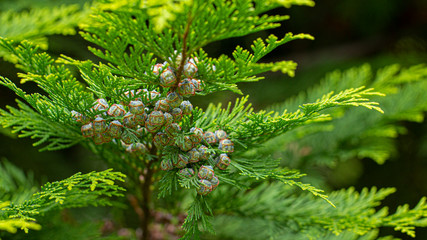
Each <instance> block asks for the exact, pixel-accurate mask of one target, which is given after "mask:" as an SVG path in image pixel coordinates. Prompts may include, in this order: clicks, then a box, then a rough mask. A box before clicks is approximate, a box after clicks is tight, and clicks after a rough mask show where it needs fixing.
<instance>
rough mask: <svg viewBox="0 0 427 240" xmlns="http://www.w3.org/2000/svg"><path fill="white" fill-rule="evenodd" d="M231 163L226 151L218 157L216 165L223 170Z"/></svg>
mask: <svg viewBox="0 0 427 240" xmlns="http://www.w3.org/2000/svg"><path fill="white" fill-rule="evenodd" d="M229 165H230V158H229V157H228V156H227V154H225V153H222V154H220V155H219V157H218V158H217V164H216V166H217V167H218V168H219V169H221V170H225V169H227V167H228V166H229Z"/></svg>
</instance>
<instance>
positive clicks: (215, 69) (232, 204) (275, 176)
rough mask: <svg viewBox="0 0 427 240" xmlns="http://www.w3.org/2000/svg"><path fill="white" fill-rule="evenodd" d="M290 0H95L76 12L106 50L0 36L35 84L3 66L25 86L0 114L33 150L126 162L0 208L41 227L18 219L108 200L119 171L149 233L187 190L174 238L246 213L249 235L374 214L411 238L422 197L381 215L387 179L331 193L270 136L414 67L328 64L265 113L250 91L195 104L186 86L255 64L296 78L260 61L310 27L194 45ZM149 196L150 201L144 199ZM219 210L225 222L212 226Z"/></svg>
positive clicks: (221, 81)
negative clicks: (322, 79)
mask: <svg viewBox="0 0 427 240" xmlns="http://www.w3.org/2000/svg"><path fill="white" fill-rule="evenodd" d="M291 5H309V6H310V5H313V2H312V1H309V0H288V1H261V0H256V1H250V0H237V1H226V0H215V1H213V0H208V1H201V0H200V1H196V0H193V1H161V2H158V1H138V0H128V1H120V2H119V1H107V0H105V1H101V2H98V3H97V4H95V5H94V9H93V17H92V18H91V20H88V21H89V22H88V23H86V24H81V26H82V32H81V35H82V36H83V38H84V39H86V40H87V41H89V42H91V43H92V44H93V47H90V48H89V50H90V51H92V53H93V54H94V55H96V56H97V57H99V58H100V59H101V60H102V61H101V62H95V61H93V60H84V61H83V60H77V59H73V58H71V57H68V56H65V55H62V56H60V57H59V58H54V57H51V56H50V55H49V54H47V53H45V52H42V51H40V47H39V46H37V45H36V44H34V43H30V42H29V41H25V40H24V41H14V40H10V39H7V38H0V48H1V49H3V50H4V51H6V52H7V54H8V56H9V57H11V58H13V59H14V60H16V61H17V66H18V67H19V68H20V69H21V70H22V71H23V73H20V74H19V77H20V78H21V83H25V82H29V81H31V82H34V83H36V84H37V86H38V87H39V88H40V89H41V91H43V93H37V92H36V93H26V92H25V91H24V90H22V89H21V88H20V87H19V86H18V84H16V83H14V82H13V81H11V80H9V79H7V78H5V77H0V84H1V85H3V86H5V87H8V88H9V89H11V90H12V91H14V92H15V93H16V95H17V96H19V97H20V98H21V100H17V103H18V104H17V106H16V107H10V106H9V107H7V110H0V116H1V117H0V124H1V125H2V126H3V127H12V128H13V131H14V132H16V133H19V134H20V135H19V136H21V137H31V138H37V139H38V140H37V142H35V144H34V145H43V144H44V146H43V147H42V148H41V149H42V150H58V149H62V148H67V147H70V146H72V145H75V144H77V143H81V144H83V145H84V146H86V147H87V148H88V149H90V150H91V151H92V152H94V153H95V154H96V155H99V156H100V157H101V158H102V159H103V160H105V162H106V163H108V164H109V165H110V166H111V167H114V168H115V169H117V170H119V171H121V172H123V173H119V172H112V170H106V171H102V172H91V173H88V174H75V175H73V176H72V177H70V178H68V179H65V180H62V181H58V182H53V183H47V184H46V185H44V187H43V188H42V190H41V191H40V192H38V193H35V194H34V195H32V196H31V197H29V198H28V199H25V200H23V201H22V202H20V203H13V202H12V203H11V204H10V205H9V207H6V208H3V209H2V210H1V215H0V216H2V218H3V219H8V218H12V219H22V220H23V221H24V222H23V223H22V224H21V225H23V226H22V227H24V230H26V231H28V229H29V228H31V227H33V228H37V227H38V225H34V224H33V225H31V226H27V227H25V224H24V223H27V222H28V221H36V220H37V218H38V217H41V216H40V215H41V214H42V213H44V212H47V211H49V210H54V209H63V208H73V207H83V206H88V205H112V204H113V201H112V200H111V199H109V198H104V197H120V196H123V194H122V191H124V188H122V187H119V186H117V185H115V181H124V177H125V175H124V174H126V176H128V179H129V180H128V181H127V182H126V183H125V187H126V189H127V191H128V199H129V202H130V205H131V206H132V207H133V209H134V210H135V214H137V215H138V217H139V220H140V228H141V230H142V232H143V235H142V238H143V239H148V238H149V234H150V229H149V227H150V222H151V221H152V215H153V212H155V211H156V210H158V209H160V208H161V207H163V206H162V205H161V204H162V201H164V202H166V201H168V200H175V197H177V198H176V200H178V199H185V200H186V202H185V203H184V204H183V205H182V206H178V204H177V203H176V201H175V203H174V204H175V205H173V206H175V207H177V209H179V210H178V211H183V208H187V217H186V218H185V221H184V223H183V226H182V228H183V230H184V231H185V233H184V234H183V239H197V238H199V237H200V236H201V234H203V232H204V231H208V232H211V233H213V232H214V231H215V229H217V230H218V229H220V230H219V233H220V236H227V237H233V238H239V236H235V233H234V235H233V233H231V232H233V231H236V230H238V229H241V228H242V226H244V225H245V224H246V225H248V224H249V225H250V226H254V227H253V228H250V229H249V231H247V232H246V233H247V236H245V237H244V239H251V238H252V239H267V238H272V237H277V236H285V237H287V238H289V236H291V237H293V236H295V237H298V238H302V237H311V238H315V237H319V238H326V237H327V236H330V235H329V234H331V233H332V234H337V235H339V234H341V233H344V234H349V233H350V235H348V236H350V237H353V236H355V235H356V237H357V235H364V234H367V235H368V236H375V234H376V230H377V229H378V228H379V227H383V226H391V227H394V228H395V229H396V230H399V231H402V232H404V233H407V234H408V235H410V236H415V235H414V231H413V228H414V227H416V226H425V217H424V216H425V211H426V205H425V201H424V199H422V200H421V201H420V203H419V205H417V206H416V207H415V208H414V209H409V208H408V207H405V206H404V207H401V208H399V209H398V211H397V212H396V213H395V214H392V215H388V213H387V212H386V209H385V208H383V209H380V210H378V211H375V207H377V206H378V204H379V202H380V201H381V200H382V199H383V198H384V197H385V196H387V195H388V194H390V193H391V192H393V191H394V190H393V189H383V190H378V191H377V190H376V189H375V188H373V189H372V190H363V191H362V192H361V193H360V194H359V193H356V192H355V191H354V190H353V189H348V190H342V191H338V192H333V193H332V194H331V195H330V196H329V197H328V196H327V195H326V194H325V193H324V192H323V191H322V190H321V189H318V188H316V187H314V185H313V184H310V183H308V182H305V181H303V180H304V179H302V177H304V176H305V174H303V173H302V171H300V170H298V169H290V168H288V167H284V166H283V164H284V162H283V161H281V160H282V159H281V158H280V157H277V156H274V153H277V152H278V151H277V149H278V148H279V147H277V145H276V146H274V144H275V143H276V144H277V140H278V139H279V138H280V137H282V136H289V135H287V134H289V133H292V132H291V130H292V131H294V132H293V133H295V132H296V131H298V129H302V130H301V131H302V132H303V133H306V132H309V133H310V132H315V131H316V129H315V130H307V128H309V127H310V126H314V127H315V126H316V125H317V124H318V123H319V122H325V121H327V120H330V119H332V118H335V117H337V116H338V114H336V112H337V111H345V110H344V109H347V108H349V107H359V106H362V107H365V108H368V109H372V110H376V111H378V112H380V113H383V110H382V108H380V107H379V106H378V103H377V100H376V99H379V98H378V97H384V94H383V93H380V92H379V91H381V90H382V89H384V90H385V92H386V93H389V92H391V91H392V90H393V89H394V88H396V87H397V86H398V85H399V84H401V83H404V82H408V81H414V80H415V79H417V78H423V77H424V75H425V69H424V68H423V67H418V68H417V67H415V68H412V71H408V72H402V73H401V74H400V75H397V76H396V71H393V69H391V70H389V71H384V72H382V74H380V77H379V80H378V81H377V82H376V83H370V82H368V81H367V80H366V79H364V78H363V77H364V76H366V75H369V74H367V73H366V72H364V71H362V72H358V71H356V74H355V73H352V72H350V73H349V74H348V75H345V76H346V77H348V79H349V81H352V80H356V81H354V82H353V84H354V85H346V84H345V81H341V80H342V78H343V76H341V75H340V74H335V75H331V77H330V78H331V80H329V81H326V82H327V83H326V84H325V86H321V87H320V88H318V89H315V90H312V91H310V92H308V94H307V95H302V96H300V97H298V98H296V100H294V101H293V102H292V103H294V104H295V105H296V107H295V108H288V106H289V105H287V104H289V103H285V104H283V105H282V106H276V107H275V108H273V110H272V111H265V110H261V111H255V110H254V109H253V108H252V107H251V105H250V104H249V103H248V97H247V96H244V97H242V98H240V99H237V100H236V101H235V103H234V105H233V104H231V103H230V104H228V105H227V107H226V108H222V106H221V105H214V104H211V105H209V107H207V109H205V110H204V109H201V108H198V107H194V106H193V105H192V103H191V102H190V99H191V97H192V96H194V95H201V96H206V95H208V94H211V93H214V92H218V91H223V90H229V91H233V92H236V93H240V94H242V91H241V90H240V89H239V88H238V86H237V83H241V82H252V81H259V80H261V79H262V78H263V77H260V76H259V74H261V73H265V72H267V71H281V72H282V73H284V74H287V75H288V76H293V75H294V72H295V69H296V66H297V65H296V63H294V62H293V61H281V62H273V63H260V60H261V59H262V58H263V57H264V56H266V55H267V54H268V53H270V52H272V51H273V50H275V49H276V48H278V47H279V46H282V45H283V44H286V43H288V42H289V41H292V40H296V39H313V38H312V37H311V36H310V35H308V34H292V33H288V34H286V35H285V36H284V37H283V38H278V37H276V36H274V35H270V36H269V37H267V38H266V39H264V40H263V39H257V40H255V41H254V42H253V44H252V46H251V50H246V49H243V48H242V47H240V46H237V47H236V49H235V50H234V51H233V53H232V54H231V56H232V57H228V56H225V55H221V56H219V57H218V58H212V57H209V55H208V54H207V53H206V52H205V51H204V50H203V48H204V47H205V46H206V45H207V44H209V43H211V42H214V41H218V40H222V39H226V38H232V37H239V36H243V35H247V34H250V33H256V32H259V31H262V30H266V29H271V28H275V27H279V26H280V22H281V21H283V20H286V19H288V16H284V15H279V16H272V15H269V14H267V12H268V11H269V10H272V9H274V8H277V7H279V6H285V7H290V6H291ZM158 13H163V15H159V14H158ZM63 15H64V14H63ZM65 15H66V14H65ZM172 19H173V21H172ZM63 33H64V32H63ZM45 34H48V33H45ZM18 40H20V39H18ZM71 69H77V70H78V72H76V73H74V72H73V71H72V70H71ZM357 73H363V74H365V75H363V74H361V75H359V74H357ZM390 76H392V77H390ZM387 79H388V80H387ZM80 80H82V81H83V82H82V81H80ZM386 80H387V81H386ZM330 82H332V83H335V84H337V85H338V86H334V87H331V86H330V85H328V84H330ZM339 84H342V86H341V85H339ZM374 88H375V89H377V90H374ZM333 91H335V92H338V93H334V92H333ZM381 92H382V91H381ZM306 96H308V97H306ZM371 98H375V100H371ZM297 100H298V101H297ZM378 101H379V100H378ZM286 109H289V110H286ZM336 109H338V110H336ZM369 114H370V115H372V114H373V113H369ZM304 131H306V132H304ZM290 136H292V135H290ZM275 141H276V142H275ZM279 152H280V150H279ZM369 156H373V154H372V155H369ZM291 186H297V187H298V189H299V190H296V189H295V188H291ZM301 190H302V192H301ZM304 191H306V192H308V193H310V194H306V193H305V192H304ZM154 193H155V194H154ZM313 196H316V197H319V198H320V199H319V198H312V197H313ZM156 197H158V198H159V200H158V202H159V206H157V205H155V204H154V203H153V199H154V198H156ZM134 199H136V200H134ZM255 200H256V201H255ZM333 206H336V208H334V207H333ZM221 220H227V221H229V222H231V223H233V224H230V225H229V226H224V227H221V226H219V227H218V225H217V224H216V223H218V221H221ZM212 222H214V226H215V225H216V226H215V228H213V227H212ZM11 226H12V228H9V229H13V226H14V227H16V226H20V225H17V224H15V225H11V224H10V223H9V227H11ZM245 228H247V227H245ZM251 230H254V231H251ZM255 230H260V231H259V232H255ZM352 233H354V234H355V235H351V234H352ZM243 236H244V235H242V238H243Z"/></svg>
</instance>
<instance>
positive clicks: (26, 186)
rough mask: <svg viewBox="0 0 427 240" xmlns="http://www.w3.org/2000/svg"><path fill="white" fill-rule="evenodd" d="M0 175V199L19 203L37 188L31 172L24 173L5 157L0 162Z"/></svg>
mask: <svg viewBox="0 0 427 240" xmlns="http://www.w3.org/2000/svg"><path fill="white" fill-rule="evenodd" d="M0 176H1V178H0V192H1V193H0V201H3V202H5V201H12V202H14V203H21V202H23V201H24V200H26V199H28V198H29V197H30V196H31V195H32V194H33V193H35V192H36V190H37V189H36V187H35V180H34V176H33V174H32V173H31V172H30V173H28V174H27V175H26V174H25V173H24V172H23V171H22V170H21V169H19V168H18V167H16V166H15V165H13V164H11V163H10V162H9V161H7V160H5V159H2V162H1V164H0Z"/></svg>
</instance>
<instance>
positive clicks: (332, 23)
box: [0, 0, 427, 239]
mask: <svg viewBox="0 0 427 240" xmlns="http://www.w3.org/2000/svg"><path fill="white" fill-rule="evenodd" d="M42 2H43V1H42ZM45 2H46V1H45ZM15 7H16V5H15ZM1 11H3V9H1V10H0V12H1ZM271 13H272V14H283V13H285V14H288V15H290V16H291V19H290V20H288V21H285V22H284V23H283V26H282V27H281V28H279V29H274V30H270V31H268V32H261V33H257V34H253V35H250V36H247V37H244V38H234V39H229V40H226V41H221V42H217V43H213V44H211V45H209V46H207V47H206V48H205V50H206V51H207V52H208V53H209V54H210V56H212V57H216V56H219V55H220V54H227V55H231V52H232V51H233V50H234V49H235V47H236V45H241V46H243V47H244V48H249V47H250V44H251V43H252V41H253V40H254V39H256V38H258V37H267V36H268V35H269V34H271V33H273V34H275V35H277V36H279V37H281V36H284V34H285V33H286V32H293V33H309V34H311V35H313V36H314V37H315V38H316V39H315V40H314V41H310V40H297V41H294V42H291V43H288V44H286V45H285V46H281V47H280V48H278V49H277V50H275V51H273V52H272V53H271V54H269V55H268V56H267V57H266V58H265V59H263V61H265V62H270V61H279V60H294V61H296V62H298V64H299V67H298V70H297V72H296V76H295V77H294V78H289V77H286V76H283V75H281V74H276V73H274V74H267V75H266V78H267V79H266V80H264V81H261V82H258V83H247V84H242V85H241V88H242V90H243V92H244V93H245V94H249V95H250V96H251V97H250V101H251V102H252V103H253V104H254V106H255V108H256V109H262V108H263V107H266V106H268V105H270V104H273V103H276V102H281V101H283V100H285V99H287V98H289V97H291V96H293V95H296V94H297V93H298V92H300V91H304V89H306V88H308V87H310V86H312V85H313V84H315V83H316V82H318V81H319V80H320V79H321V78H322V77H323V76H324V74H325V73H327V72H329V71H332V70H334V69H347V68H349V67H353V66H360V65H361V64H363V63H370V64H371V65H372V67H373V69H378V68H380V67H383V66H386V65H389V64H393V63H399V64H401V65H402V66H410V65H413V64H417V63H426V62H427V61H426V60H427V40H426V39H427V14H426V13H427V1H420V0H375V1H372V0H322V1H317V2H316V6H315V7H314V8H309V7H298V6H296V7H293V8H291V9H278V10H275V11H273V12H271ZM86 46H87V43H86V42H85V41H84V40H82V39H81V38H80V37H79V36H78V35H77V36H59V35H55V36H50V37H49V52H50V53H51V54H53V55H59V54H60V53H64V54H66V55H68V56H71V57H74V58H77V59H87V58H93V56H92V55H91V54H90V53H89V52H88V51H87V50H86ZM17 71H18V70H17V69H15V68H14V66H13V64H11V63H8V62H4V61H0V73H1V75H2V76H5V77H8V78H10V79H15V80H16V81H18V80H17V77H16V73H17ZM23 88H24V89H26V90H28V91H35V90H36V87H35V86H34V85H33V84H31V83H26V84H24V85H23ZM426 90H427V89H426ZM235 97H236V95H234V94H231V93H229V92H225V93H219V94H214V95H212V96H211V97H210V98H204V99H203V98H195V99H194V103H195V105H199V106H202V107H203V106H206V105H207V103H208V102H218V101H224V102H227V101H229V100H232V99H234V98H235ZM14 99H15V95H14V94H13V93H12V92H11V91H10V90H8V89H6V88H4V87H0V107H1V108H4V107H5V105H15V103H14ZM206 99H208V101H206ZM426 101H427V100H426ZM401 124H402V125H403V126H405V127H407V128H408V130H409V131H408V132H407V133H406V134H404V135H400V136H399V137H398V141H397V142H398V145H397V148H398V154H396V155H395V156H393V158H392V159H390V160H389V161H387V162H386V163H385V164H383V165H378V164H376V163H375V162H374V161H372V160H370V159H363V160H362V161H361V167H362V169H363V171H362V174H361V175H360V176H359V177H358V178H357V179H356V181H355V182H352V184H351V185H355V186H356V188H357V189H358V190H360V189H362V188H363V187H371V186H377V187H396V188H397V190H398V191H397V192H396V193H395V194H393V195H392V196H390V197H389V198H387V199H386V200H385V201H384V203H385V204H386V205H388V206H390V211H391V212H394V210H395V208H396V206H397V205H399V204H402V203H409V204H410V205H411V206H412V207H413V206H414V205H415V204H416V203H417V202H418V200H419V199H420V198H421V197H422V196H424V195H427V183H426V181H427V176H426V175H427V124H426V123H425V122H424V123H411V122H402V123H401ZM0 133H2V134H0V144H1V145H0V157H4V158H6V159H8V160H9V161H11V162H13V163H14V164H16V165H17V166H19V167H21V168H22V169H24V170H25V171H32V172H34V173H35V176H36V179H37V180H39V182H40V183H42V182H45V181H55V180H60V179H63V178H66V177H68V176H70V175H72V174H74V173H75V172H79V171H81V172H88V171H91V170H93V169H99V168H104V165H103V163H102V162H101V161H100V160H99V159H97V158H96V156H94V155H92V154H91V153H90V152H88V151H86V150H84V149H83V148H81V147H79V146H75V147H72V148H69V149H66V150H62V151H56V152H42V153H40V152H38V149H37V148H34V147H33V146H32V143H33V142H34V140H31V139H28V138H25V139H18V138H17V137H16V136H15V135H14V134H10V132H9V131H8V130H0ZM343 169H344V170H342V171H344V173H345V171H352V170H351V169H350V170H348V169H346V168H343ZM331 185H332V187H333V188H334V187H335V188H342V187H349V186H348V185H341V184H339V183H334V182H333V181H332V182H331ZM382 234H392V230H389V229H384V230H382ZM394 235H395V236H396V237H401V238H403V239H405V238H407V237H406V236H405V235H401V234H398V233H395V234H394ZM417 239H427V231H426V230H425V229H417Z"/></svg>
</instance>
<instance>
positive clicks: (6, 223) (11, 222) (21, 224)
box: [0, 202, 41, 233]
mask: <svg viewBox="0 0 427 240" xmlns="http://www.w3.org/2000/svg"><path fill="white" fill-rule="evenodd" d="M8 205H9V202H0V211H2V209H3V208H5V207H7V206H8ZM18 228H21V229H23V230H24V231H25V232H26V233H28V230H29V229H32V230H40V229H41V226H40V225H39V224H37V223H34V222H31V221H30V220H25V219H22V218H18V219H2V220H0V230H2V231H8V232H10V233H16V231H17V230H18Z"/></svg>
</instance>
